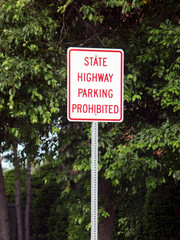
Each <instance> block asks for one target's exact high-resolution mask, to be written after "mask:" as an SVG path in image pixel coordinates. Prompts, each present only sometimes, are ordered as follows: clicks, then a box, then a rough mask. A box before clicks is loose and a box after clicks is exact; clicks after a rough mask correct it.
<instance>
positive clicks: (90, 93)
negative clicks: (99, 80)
mask: <svg viewBox="0 0 180 240" xmlns="http://www.w3.org/2000/svg"><path fill="white" fill-rule="evenodd" d="M92 92H93V90H92V89H88V97H93V96H92Z"/></svg>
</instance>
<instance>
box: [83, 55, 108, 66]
mask: <svg viewBox="0 0 180 240" xmlns="http://www.w3.org/2000/svg"><path fill="white" fill-rule="evenodd" d="M106 61H107V58H102V57H85V58H84V65H85V66H93V67H95V66H97V67H101V66H103V67H107V62H106Z"/></svg>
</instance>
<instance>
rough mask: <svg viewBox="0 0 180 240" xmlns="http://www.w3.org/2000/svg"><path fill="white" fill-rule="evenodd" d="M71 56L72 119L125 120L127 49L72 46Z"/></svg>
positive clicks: (69, 69)
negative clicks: (124, 79) (125, 53)
mask: <svg viewBox="0 0 180 240" xmlns="http://www.w3.org/2000/svg"><path fill="white" fill-rule="evenodd" d="M67 59H68V81H67V82H68V119H69V121H81V122H83V121H86V122H94V121H95V122H96V121H97V122H121V121H123V77H124V52H123V50H121V49H104V48H103V49H99V48H69V49H68V56H67Z"/></svg>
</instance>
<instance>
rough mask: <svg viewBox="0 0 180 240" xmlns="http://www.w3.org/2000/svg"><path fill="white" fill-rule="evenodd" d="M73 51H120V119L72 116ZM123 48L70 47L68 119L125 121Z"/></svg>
mask: <svg viewBox="0 0 180 240" xmlns="http://www.w3.org/2000/svg"><path fill="white" fill-rule="evenodd" d="M72 51H78V52H79V51H83V52H84V51H85V52H117V53H120V59H121V65H120V91H121V94H120V107H121V109H120V110H121V111H120V117H119V118H118V119H106V118H99V119H98V118H72V117H71V52H72ZM123 60H124V59H123V50H121V49H117V50H116V49H96V48H94V49H93V48H70V49H69V51H68V119H69V120H70V121H82V122H122V121H123V74H124V71H123V70H124V69H123V64H124V61H123Z"/></svg>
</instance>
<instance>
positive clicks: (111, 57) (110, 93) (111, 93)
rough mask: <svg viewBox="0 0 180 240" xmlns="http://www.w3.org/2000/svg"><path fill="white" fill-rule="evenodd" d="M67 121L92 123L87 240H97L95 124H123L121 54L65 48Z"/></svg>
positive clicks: (122, 63)
mask: <svg viewBox="0 0 180 240" xmlns="http://www.w3.org/2000/svg"><path fill="white" fill-rule="evenodd" d="M67 54H68V56H67V60H68V62H67V63H68V72H67V73H68V79H67V84H68V107H67V110H68V120H69V121H80V122H92V130H91V134H92V135H91V240H98V122H122V121H123V78H124V75H123V74H124V70H123V69H124V52H123V50H121V49H98V48H69V49H68V52H67Z"/></svg>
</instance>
